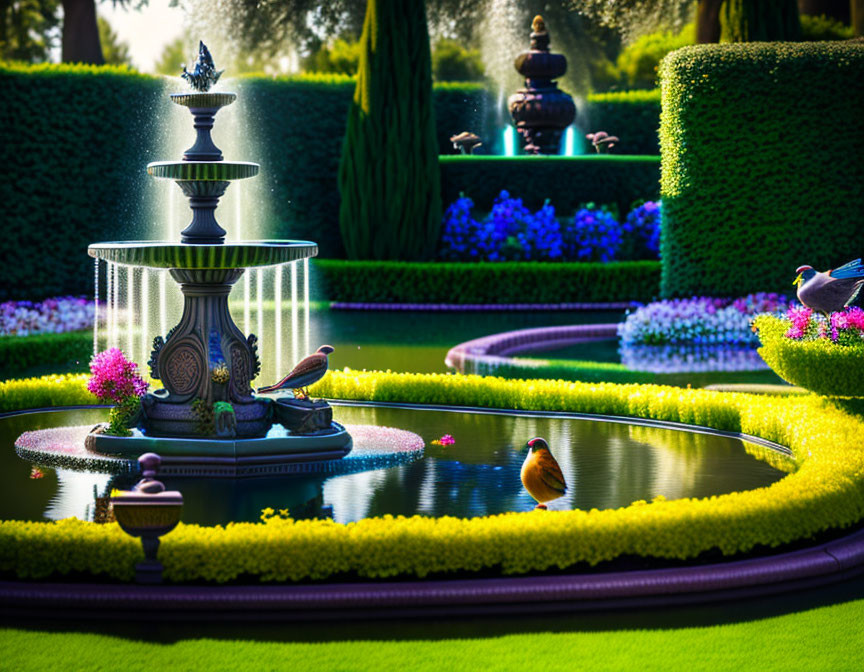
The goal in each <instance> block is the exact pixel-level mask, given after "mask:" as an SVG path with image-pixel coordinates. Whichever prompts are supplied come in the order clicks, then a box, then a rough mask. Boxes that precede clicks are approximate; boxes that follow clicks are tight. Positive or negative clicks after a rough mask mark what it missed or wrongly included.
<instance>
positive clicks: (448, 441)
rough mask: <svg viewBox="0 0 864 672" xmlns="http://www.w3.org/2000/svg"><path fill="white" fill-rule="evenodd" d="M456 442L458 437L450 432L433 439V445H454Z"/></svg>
mask: <svg viewBox="0 0 864 672" xmlns="http://www.w3.org/2000/svg"><path fill="white" fill-rule="evenodd" d="M454 443H456V439H454V438H453V437H452V436H450V435H449V434H445V435H444V436H442V437H441V438H440V439H435V440H434V441H432V445H433V446H452V445H453V444H454Z"/></svg>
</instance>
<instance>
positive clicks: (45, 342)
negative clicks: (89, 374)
mask: <svg viewBox="0 0 864 672" xmlns="http://www.w3.org/2000/svg"><path fill="white" fill-rule="evenodd" d="M92 355H93V332H92V331H70V332H67V333H64V334H35V335H33V336H2V337H0V380H3V379H5V378H11V377H13V376H18V375H21V373H22V372H23V371H27V370H28V369H30V368H33V367H38V366H43V365H52V366H54V367H55V368H54V370H55V371H56V370H57V369H58V368H61V367H63V368H68V367H73V366H76V365H78V364H80V365H81V368H82V369H83V370H86V369H87V364H88V363H89V362H90V357H91V356H92Z"/></svg>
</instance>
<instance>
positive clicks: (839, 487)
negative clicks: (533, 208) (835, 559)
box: [0, 371, 864, 582]
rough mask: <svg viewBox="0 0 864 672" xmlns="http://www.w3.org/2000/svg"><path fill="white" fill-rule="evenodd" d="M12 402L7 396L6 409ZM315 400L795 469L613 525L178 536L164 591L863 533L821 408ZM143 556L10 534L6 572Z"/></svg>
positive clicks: (77, 533) (434, 382)
mask: <svg viewBox="0 0 864 672" xmlns="http://www.w3.org/2000/svg"><path fill="white" fill-rule="evenodd" d="M30 384H31V385H35V383H33V382H31V383H30ZM13 388H14V385H13ZM8 389H9V388H5V389H4V390H0V400H2V397H3V394H5V392H6V390H8ZM313 392H314V393H315V394H316V395H320V396H326V397H329V398H339V399H355V400H365V401H388V402H413V403H427V404H452V405H465V406H486V407H495V408H504V409H514V410H544V411H569V412H581V413H598V414H609V415H621V416H632V417H638V418H653V419H657V420H667V421H674V422H684V423H689V424H696V425H704V426H708V427H713V428H716V429H719V430H726V431H738V432H742V433H746V434H752V435H754V436H759V437H762V438H764V439H767V440H769V441H774V442H776V443H779V444H782V445H785V446H788V447H790V448H791V449H792V450H793V451H794V460H795V463H794V467H795V468H794V469H793V471H792V473H790V474H789V475H788V476H786V477H785V478H783V479H781V480H779V481H777V482H775V483H774V484H772V485H771V486H769V487H766V488H758V489H755V490H749V491H745V492H737V493H731V494H726V495H720V496H715V497H710V498H706V499H679V500H669V501H666V500H663V499H660V498H658V500H656V501H654V502H651V503H646V502H635V503H633V504H631V505H630V506H627V507H624V508H620V509H614V510H611V509H610V510H602V511H600V510H596V509H592V510H591V511H582V510H577V511H564V512H546V511H532V512H523V513H507V514H502V515H495V516H487V517H483V518H452V517H442V518H427V517H422V516H414V517H411V518H403V517H395V518H394V517H392V516H383V517H380V518H369V519H365V520H361V521H359V522H356V523H349V524H347V525H343V524H337V523H334V522H332V521H329V520H297V521H295V520H292V519H290V518H287V517H286V516H285V515H284V514H276V513H275V512H272V511H268V512H267V515H265V516H263V518H264V521H263V523H257V524H256V523H235V524H229V525H227V526H225V527H221V526H216V527H201V526H198V525H184V524H180V525H179V526H178V527H177V529H176V530H175V531H173V532H172V533H171V534H169V535H168V536H166V537H165V539H164V541H163V544H162V547H161V549H160V559H161V560H162V561H163V562H164V564H165V577H166V579H167V580H169V581H174V582H185V581H197V580H204V581H212V582H226V581H231V580H234V579H236V578H238V577H250V576H251V577H256V578H257V579H259V580H261V581H299V580H308V579H326V578H328V577H332V576H335V575H339V574H343V573H355V574H356V575H358V576H361V577H368V578H381V577H392V576H412V575H413V576H418V577H423V576H426V575H428V574H430V573H438V572H465V571H468V572H472V571H480V570H488V569H490V568H492V569H494V568H500V571H501V572H503V573H504V574H523V573H528V572H534V571H543V570H547V569H551V568H562V569H563V568H567V567H572V566H573V565H575V564H576V563H580V562H587V563H590V564H591V565H596V564H597V563H599V562H602V561H605V560H612V559H614V558H616V557H619V556H624V555H639V556H645V557H656V558H678V559H687V558H694V557H696V556H697V555H699V554H700V553H702V552H704V551H707V550H709V549H714V548H716V549H719V550H720V551H721V552H722V553H723V554H724V555H733V554H736V553H744V552H747V551H750V550H752V549H753V548H754V547H755V546H757V545H766V546H770V547H776V546H779V545H781V544H785V543H789V542H792V541H795V540H798V539H803V538H808V537H810V536H812V535H814V534H816V533H818V532H821V531H824V530H829V529H836V528H842V527H847V526H850V525H852V524H854V523H856V522H858V521H860V520H861V519H862V518H864V448H862V444H861V437H862V436H864V422H862V419H861V418H859V417H858V416H855V415H852V414H849V413H847V412H845V411H843V410H842V409H840V408H839V407H837V406H836V405H834V404H832V403H831V402H830V401H829V400H826V399H824V398H820V397H816V396H812V395H808V396H790V397H772V396H767V395H764V396H763V395H760V396H757V395H749V394H739V393H728V392H712V391H707V390H690V389H682V388H672V387H661V386H651V385H616V384H611V383H598V384H588V383H577V382H565V381H551V380H530V381H517V380H505V379H500V378H482V377H479V376H462V375H444V374H440V375H439V374H432V375H429V374H399V373H389V372H387V373H376V372H368V373H367V372H362V373H361V372H350V371H343V372H338V371H337V372H330V373H329V374H328V376H327V377H326V378H325V379H324V380H323V381H321V382H320V383H318V384H317V385H316V386H315V387H314V390H313ZM49 397H51V395H46V396H43V397H40V398H49ZM51 398H53V397H51ZM139 549H140V546H139V545H138V542H137V540H134V539H132V538H130V537H128V536H126V535H125V534H124V533H123V532H122V531H120V529H119V528H118V527H117V525H116V524H105V525H97V524H94V523H87V522H82V521H78V520H75V519H70V520H65V521H60V522H56V523H42V522H18V521H3V522H0V571H3V572H15V573H17V575H18V576H19V577H22V578H25V577H26V578H37V577H45V576H49V575H51V574H52V573H57V572H60V573H65V572H69V571H73V570H74V571H78V572H86V573H91V574H104V575H107V576H110V577H114V578H118V579H126V580H128V579H130V578H131V577H132V574H133V562H134V560H135V559H136V558H140V556H141V552H140V550H139Z"/></svg>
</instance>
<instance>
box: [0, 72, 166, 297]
mask: <svg viewBox="0 0 864 672" xmlns="http://www.w3.org/2000/svg"><path fill="white" fill-rule="evenodd" d="M161 91H162V83H161V81H160V80H159V79H157V78H155V77H149V76H145V75H139V74H135V73H133V72H131V71H129V70H127V69H125V68H118V67H101V68H96V67H92V66H74V67H70V66H57V65H43V66H32V67H15V66H5V65H4V66H2V67H0V100H2V101H3V102H2V104H0V165H2V166H4V169H3V179H0V207H2V214H0V221H2V222H3V227H2V235H3V244H2V245H0V300H2V299H6V298H12V299H27V298H42V297H45V296H56V295H60V294H82V293H85V292H92V286H93V279H92V276H93V260H92V259H90V258H89V257H88V256H87V245H88V243H90V242H92V241H97V240H105V239H106V237H107V236H110V237H111V239H114V238H115V237H116V235H117V234H116V233H115V232H116V231H118V230H120V231H123V232H124V234H126V237H128V238H133V239H134V238H136V237H139V236H140V235H142V232H141V231H140V230H139V229H138V228H137V227H136V226H135V224H136V223H138V222H140V221H141V219H142V217H141V215H140V213H138V212H137V210H138V208H139V204H140V202H141V197H140V195H141V194H142V192H143V190H144V187H145V185H146V183H147V181H148V180H151V179H152V178H149V177H148V176H147V174H146V173H145V171H144V166H145V164H146V163H147V162H148V161H154V160H156V158H157V157H156V156H154V155H153V145H154V136H155V134H156V132H157V128H156V122H157V120H156V116H155V115H154V114H153V111H152V110H153V105H154V102H155V101H156V100H157V99H158V96H159V94H160V92H161ZM164 158H169V157H164ZM127 232H128V233H127Z"/></svg>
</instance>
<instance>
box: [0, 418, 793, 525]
mask: <svg viewBox="0 0 864 672" xmlns="http://www.w3.org/2000/svg"><path fill="white" fill-rule="evenodd" d="M106 415H107V411H105V410H103V409H92V410H81V411H55V412H39V413H31V414H25V415H18V416H12V417H6V418H0V441H2V445H3V449H2V450H0V518H3V519H23V520H45V519H49V520H56V519H60V518H64V517H68V516H76V517H79V518H83V519H92V517H93V511H94V496H95V495H99V496H103V495H105V494H106V493H107V492H109V491H110V489H111V488H112V487H117V488H125V487H129V486H130V485H131V483H132V479H129V477H125V478H124V477H114V476H111V475H109V474H100V473H92V472H76V471H72V470H68V469H51V468H47V467H42V468H38V469H35V470H34V469H33V465H31V464H30V463H29V462H25V461H24V460H22V459H20V458H19V457H18V456H17V455H16V454H15V450H14V446H13V443H14V441H15V439H16V438H17V437H18V435H20V434H21V433H22V432H24V431H27V430H32V429H41V428H47V427H57V426H63V425H82V424H91V423H92V424H96V423H97V422H100V421H103V420H105V418H106ZM334 417H335V419H336V420H338V421H339V422H341V423H344V424H346V425H352V424H354V425H359V424H364V425H365V424H372V425H379V426H389V427H398V428H400V429H407V430H409V431H412V432H415V433H417V434H419V435H420V436H421V437H423V439H424V441H425V442H426V450H425V456H424V457H423V458H422V459H420V460H418V461H416V462H412V463H410V464H402V465H399V466H394V467H390V468H388V469H377V470H373V471H366V472H361V473H353V474H345V475H326V474H319V475H303V476H280V477H261V478H246V479H208V480H202V479H192V478H166V479H164V480H165V484H166V485H167V486H168V487H169V488H170V489H173V488H177V489H179V490H181V491H182V492H183V494H184V498H185V505H184V510H183V520H184V521H186V522H190V523H193V522H194V523H200V524H206V525H211V524H223V523H227V522H229V521H255V520H258V518H259V516H260V513H261V510H262V509H264V508H266V507H272V508H274V509H282V508H287V509H289V510H290V512H291V515H292V516H294V517H295V518H310V517H332V518H333V519H334V520H336V521H337V522H343V523H344V522H350V521H356V520H360V519H362V518H366V517H370V516H381V515H384V514H393V515H406V516H410V515H414V514H420V515H426V516H445V515H452V516H466V517H470V516H482V515H488V514H497V513H504V512H508V511H528V510H530V509H532V508H533V506H534V501H533V500H532V499H531V497H530V495H528V493H527V492H526V491H525V489H524V488H523V487H522V483H521V481H520V477H519V472H520V468H521V465H522V461H523V460H524V458H525V454H526V453H525V452H524V450H523V446H524V444H525V442H526V441H527V440H528V439H530V438H532V437H534V436H543V437H545V438H546V439H547V440H548V441H549V443H550V446H551V447H552V451H553V453H554V454H555V456H556V458H557V460H558V462H559V464H560V465H561V468H562V470H563V472H564V475H565V478H566V480H567V483H568V485H569V486H570V487H569V491H568V493H567V494H566V495H565V496H564V497H562V498H561V499H559V500H556V501H554V502H551V503H550V505H549V508H550V509H553V510H554V509H576V508H578V509H591V508H598V509H604V508H617V507H621V506H627V505H629V504H630V503H632V502H634V501H637V500H649V501H650V500H651V499H653V498H654V497H657V496H658V495H662V496H664V497H666V498H667V499H675V498H680V497H707V496H711V495H718V494H722V493H727V492H733V491H738V490H748V489H753V488H759V487H765V486H768V485H770V484H771V483H773V482H775V481H777V480H778V479H780V478H782V477H783V476H784V473H783V472H782V471H779V470H777V469H775V468H773V467H772V466H769V464H767V463H765V462H762V461H759V460H757V459H756V458H755V457H753V456H752V455H751V454H750V453H748V452H747V451H748V444H745V443H744V442H742V441H740V440H738V439H734V438H728V437H722V436H715V435H705V434H696V433H691V432H685V431H678V430H673V429H666V428H663V429H659V428H654V427H644V426H639V425H633V424H623V423H620V424H619V423H611V422H603V421H594V420H583V419H572V418H562V417H539V416H533V415H516V414H512V413H508V414H486V413H474V412H456V411H444V410H437V409H436V410H417V409H402V408H389V407H378V406H345V405H337V406H336V407H335V408H334ZM444 434H450V435H452V436H453V438H454V439H455V443H454V444H453V445H444V446H442V445H435V444H433V443H432V442H433V440H435V439H438V438H440V437H441V436H442V435H444ZM751 449H752V447H751Z"/></svg>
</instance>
